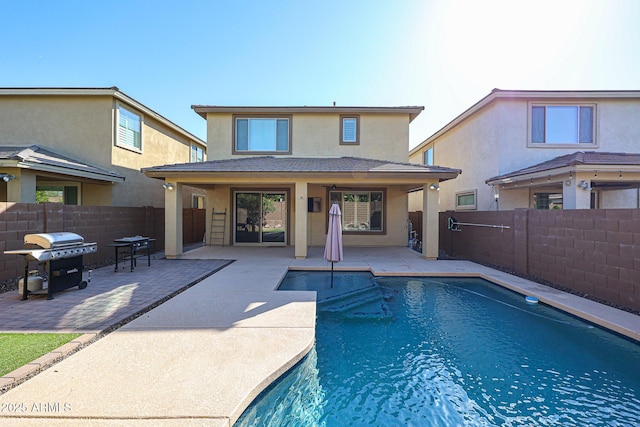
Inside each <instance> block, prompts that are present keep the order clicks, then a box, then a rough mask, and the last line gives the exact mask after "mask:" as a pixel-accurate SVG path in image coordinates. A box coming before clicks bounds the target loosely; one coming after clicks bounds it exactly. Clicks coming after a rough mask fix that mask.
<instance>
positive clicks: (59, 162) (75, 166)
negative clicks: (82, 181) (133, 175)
mask: <svg viewBox="0 0 640 427" xmlns="http://www.w3.org/2000/svg"><path fill="white" fill-rule="evenodd" d="M0 166H5V167H18V168H22V169H30V170H36V171H40V172H49V173H55V174H61V175H67V176H73V177H78V178H89V179H94V180H98V181H108V182H123V181H124V179H125V177H124V176H122V175H120V174H118V173H116V172H113V171H110V170H107V169H102V168H99V167H97V166H93V165H89V164H87V163H84V162H81V161H79V160H75V159H72V158H70V157H67V156H63V155H60V154H58V153H54V152H53V151H50V150H46V149H44V148H42V147H40V146H38V145H31V146H28V147H24V146H22V147H18V146H0Z"/></svg>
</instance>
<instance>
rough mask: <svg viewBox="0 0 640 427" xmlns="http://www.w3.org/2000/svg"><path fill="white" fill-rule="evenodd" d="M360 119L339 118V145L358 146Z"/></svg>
mask: <svg viewBox="0 0 640 427" xmlns="http://www.w3.org/2000/svg"><path fill="white" fill-rule="evenodd" d="M359 122H360V118H359V117H358V116H348V117H347V116H340V135H341V139H340V143H341V144H359V143H360V129H359V127H360V126H359V124H360V123H359Z"/></svg>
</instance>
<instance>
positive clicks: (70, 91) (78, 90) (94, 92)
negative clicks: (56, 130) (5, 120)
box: [0, 86, 207, 147]
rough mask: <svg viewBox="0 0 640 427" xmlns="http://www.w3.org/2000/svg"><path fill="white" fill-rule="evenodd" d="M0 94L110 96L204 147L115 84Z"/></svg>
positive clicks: (12, 89) (5, 89)
mask: <svg viewBox="0 0 640 427" xmlns="http://www.w3.org/2000/svg"><path fill="white" fill-rule="evenodd" d="M0 96H112V97H114V98H115V99H117V100H119V101H122V102H124V103H125V104H128V105H129V106H131V107H133V108H135V109H137V110H138V111H140V112H142V113H143V114H145V115H148V116H151V117H153V118H154V119H156V120H157V121H159V122H160V123H162V124H164V125H165V126H167V127H169V128H171V129H173V130H174V131H176V132H178V133H179V134H181V135H182V136H184V137H185V138H187V139H191V140H192V141H193V142H196V143H198V144H199V145H202V146H204V147H206V146H207V143H206V142H205V141H203V140H201V139H200V138H198V137H197V136H195V135H194V134H192V133H191V132H189V131H187V130H185V129H184V128H182V127H180V126H178V125H177V124H175V123H174V122H172V121H171V120H169V119H167V118H166V117H164V116H162V115H160V114H158V113H157V112H155V111H154V110H152V109H151V108H149V107H147V106H145V105H144V104H141V103H140V102H138V101H136V100H135V99H133V98H132V97H130V96H129V95H127V94H126V93H124V92H122V91H120V89H118V87H117V86H112V87H75V88H72V87H0Z"/></svg>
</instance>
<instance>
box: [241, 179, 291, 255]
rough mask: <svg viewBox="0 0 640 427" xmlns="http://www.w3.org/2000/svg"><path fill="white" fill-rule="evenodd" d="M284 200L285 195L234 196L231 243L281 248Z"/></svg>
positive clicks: (283, 232)
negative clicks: (233, 220)
mask: <svg viewBox="0 0 640 427" xmlns="http://www.w3.org/2000/svg"><path fill="white" fill-rule="evenodd" d="M286 196H287V195H286V193H285V192H267V191H253V192H244V191H243V192H240V191H237V192H235V193H234V204H235V232H234V243H235V244H264V245H285V244H286V242H287V238H286V237H287V236H286V233H287V197H286Z"/></svg>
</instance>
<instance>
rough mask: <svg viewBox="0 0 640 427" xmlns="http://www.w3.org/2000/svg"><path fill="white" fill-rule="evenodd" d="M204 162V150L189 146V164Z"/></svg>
mask: <svg viewBox="0 0 640 427" xmlns="http://www.w3.org/2000/svg"><path fill="white" fill-rule="evenodd" d="M196 162H204V149H203V148H202V147H200V146H198V145H195V144H191V163H196Z"/></svg>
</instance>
